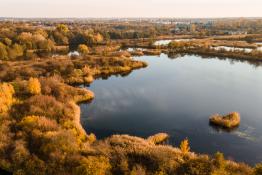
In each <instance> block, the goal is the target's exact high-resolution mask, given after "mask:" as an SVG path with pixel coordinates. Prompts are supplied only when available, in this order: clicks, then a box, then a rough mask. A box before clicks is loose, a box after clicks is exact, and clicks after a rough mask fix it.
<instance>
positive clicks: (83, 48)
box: [77, 44, 89, 55]
mask: <svg viewBox="0 0 262 175" xmlns="http://www.w3.org/2000/svg"><path fill="white" fill-rule="evenodd" d="M77 51H78V52H79V53H81V54H83V55H86V54H88V53H89V48H88V47H87V46H86V45H85V44H80V45H79V46H78V48H77Z"/></svg>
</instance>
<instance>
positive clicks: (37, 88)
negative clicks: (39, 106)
mask: <svg viewBox="0 0 262 175" xmlns="http://www.w3.org/2000/svg"><path fill="white" fill-rule="evenodd" d="M28 92H29V93H30V94H32V95H37V94H40V93H41V84H40V82H39V80H38V79H37V78H32V77H31V78H30V79H29V81H28Z"/></svg>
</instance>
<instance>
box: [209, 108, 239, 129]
mask: <svg viewBox="0 0 262 175" xmlns="http://www.w3.org/2000/svg"><path fill="white" fill-rule="evenodd" d="M209 122H210V123H211V124H214V125H217V126H221V127H224V128H229V129H230V128H234V127H237V126H239V124H240V114H239V113H238V112H232V113H230V114H227V115H225V116H222V115H219V114H214V115H212V116H211V117H210V118H209Z"/></svg>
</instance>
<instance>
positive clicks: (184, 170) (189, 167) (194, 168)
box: [177, 157, 213, 175]
mask: <svg viewBox="0 0 262 175" xmlns="http://www.w3.org/2000/svg"><path fill="white" fill-rule="evenodd" d="M212 171H213V169H212V164H211V162H210V161H209V159H208V158H207V157H200V158H194V159H191V160H189V161H186V162H185V163H183V164H182V165H181V166H180V168H179V169H178V172H177V174H181V175H212Z"/></svg>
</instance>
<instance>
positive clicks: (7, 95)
mask: <svg viewBox="0 0 262 175" xmlns="http://www.w3.org/2000/svg"><path fill="white" fill-rule="evenodd" d="M14 93H15V90H14V88H13V86H12V85H11V84H8V83H3V84H0V113H4V112H7V111H8V110H9V108H10V106H11V105H12V104H13V101H14V100H13V95H14Z"/></svg>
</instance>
